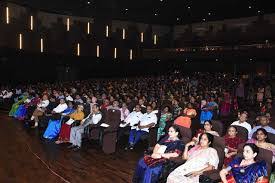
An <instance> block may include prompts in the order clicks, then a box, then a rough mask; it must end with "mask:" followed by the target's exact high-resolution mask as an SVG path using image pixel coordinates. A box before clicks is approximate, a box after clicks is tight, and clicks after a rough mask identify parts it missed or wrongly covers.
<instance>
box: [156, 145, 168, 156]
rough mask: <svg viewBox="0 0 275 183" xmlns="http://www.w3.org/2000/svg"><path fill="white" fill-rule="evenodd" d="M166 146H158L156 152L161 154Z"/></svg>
mask: <svg viewBox="0 0 275 183" xmlns="http://www.w3.org/2000/svg"><path fill="white" fill-rule="evenodd" d="M166 148H167V146H165V145H161V146H160V148H159V149H158V151H157V153H159V154H163V153H164V152H165V150H166Z"/></svg>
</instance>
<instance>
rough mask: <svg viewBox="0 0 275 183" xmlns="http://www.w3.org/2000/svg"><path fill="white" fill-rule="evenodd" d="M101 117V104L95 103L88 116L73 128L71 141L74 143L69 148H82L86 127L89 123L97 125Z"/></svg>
mask: <svg viewBox="0 0 275 183" xmlns="http://www.w3.org/2000/svg"><path fill="white" fill-rule="evenodd" d="M101 118H102V114H101V112H100V111H99V105H98V104H94V105H93V106H92V111H91V113H90V114H89V115H88V117H87V118H85V119H83V120H82V121H81V123H80V125H79V126H75V127H72V128H71V133H70V143H72V145H70V146H69V147H68V148H74V150H78V149H80V147H81V142H82V135H83V133H84V129H85V128H86V127H88V126H89V125H96V124H97V123H98V122H99V121H100V120H101Z"/></svg>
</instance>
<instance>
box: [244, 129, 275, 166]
mask: <svg viewBox="0 0 275 183" xmlns="http://www.w3.org/2000/svg"><path fill="white" fill-rule="evenodd" d="M267 134H268V133H267V131H266V130H265V129H264V128H259V129H258V130H257V131H256V139H254V138H252V139H250V140H248V141H247V143H253V144H255V145H256V146H258V147H260V148H263V149H267V150H270V151H272V153H273V158H272V162H273V163H274V162H275V145H274V144H272V143H269V139H268V136H267Z"/></svg>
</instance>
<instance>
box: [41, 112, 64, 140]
mask: <svg viewBox="0 0 275 183" xmlns="http://www.w3.org/2000/svg"><path fill="white" fill-rule="evenodd" d="M60 119H61V115H60V113H54V114H53V115H52V117H51V119H50V120H49V123H48V127H47V129H46V131H45V132H44V134H43V137H44V138H45V139H49V140H51V139H55V138H56V137H58V135H59V133H60V128H61V120H60Z"/></svg>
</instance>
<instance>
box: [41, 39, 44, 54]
mask: <svg viewBox="0 0 275 183" xmlns="http://www.w3.org/2000/svg"><path fill="white" fill-rule="evenodd" d="M40 52H41V53H43V52H44V43H43V39H42V38H41V39H40Z"/></svg>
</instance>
